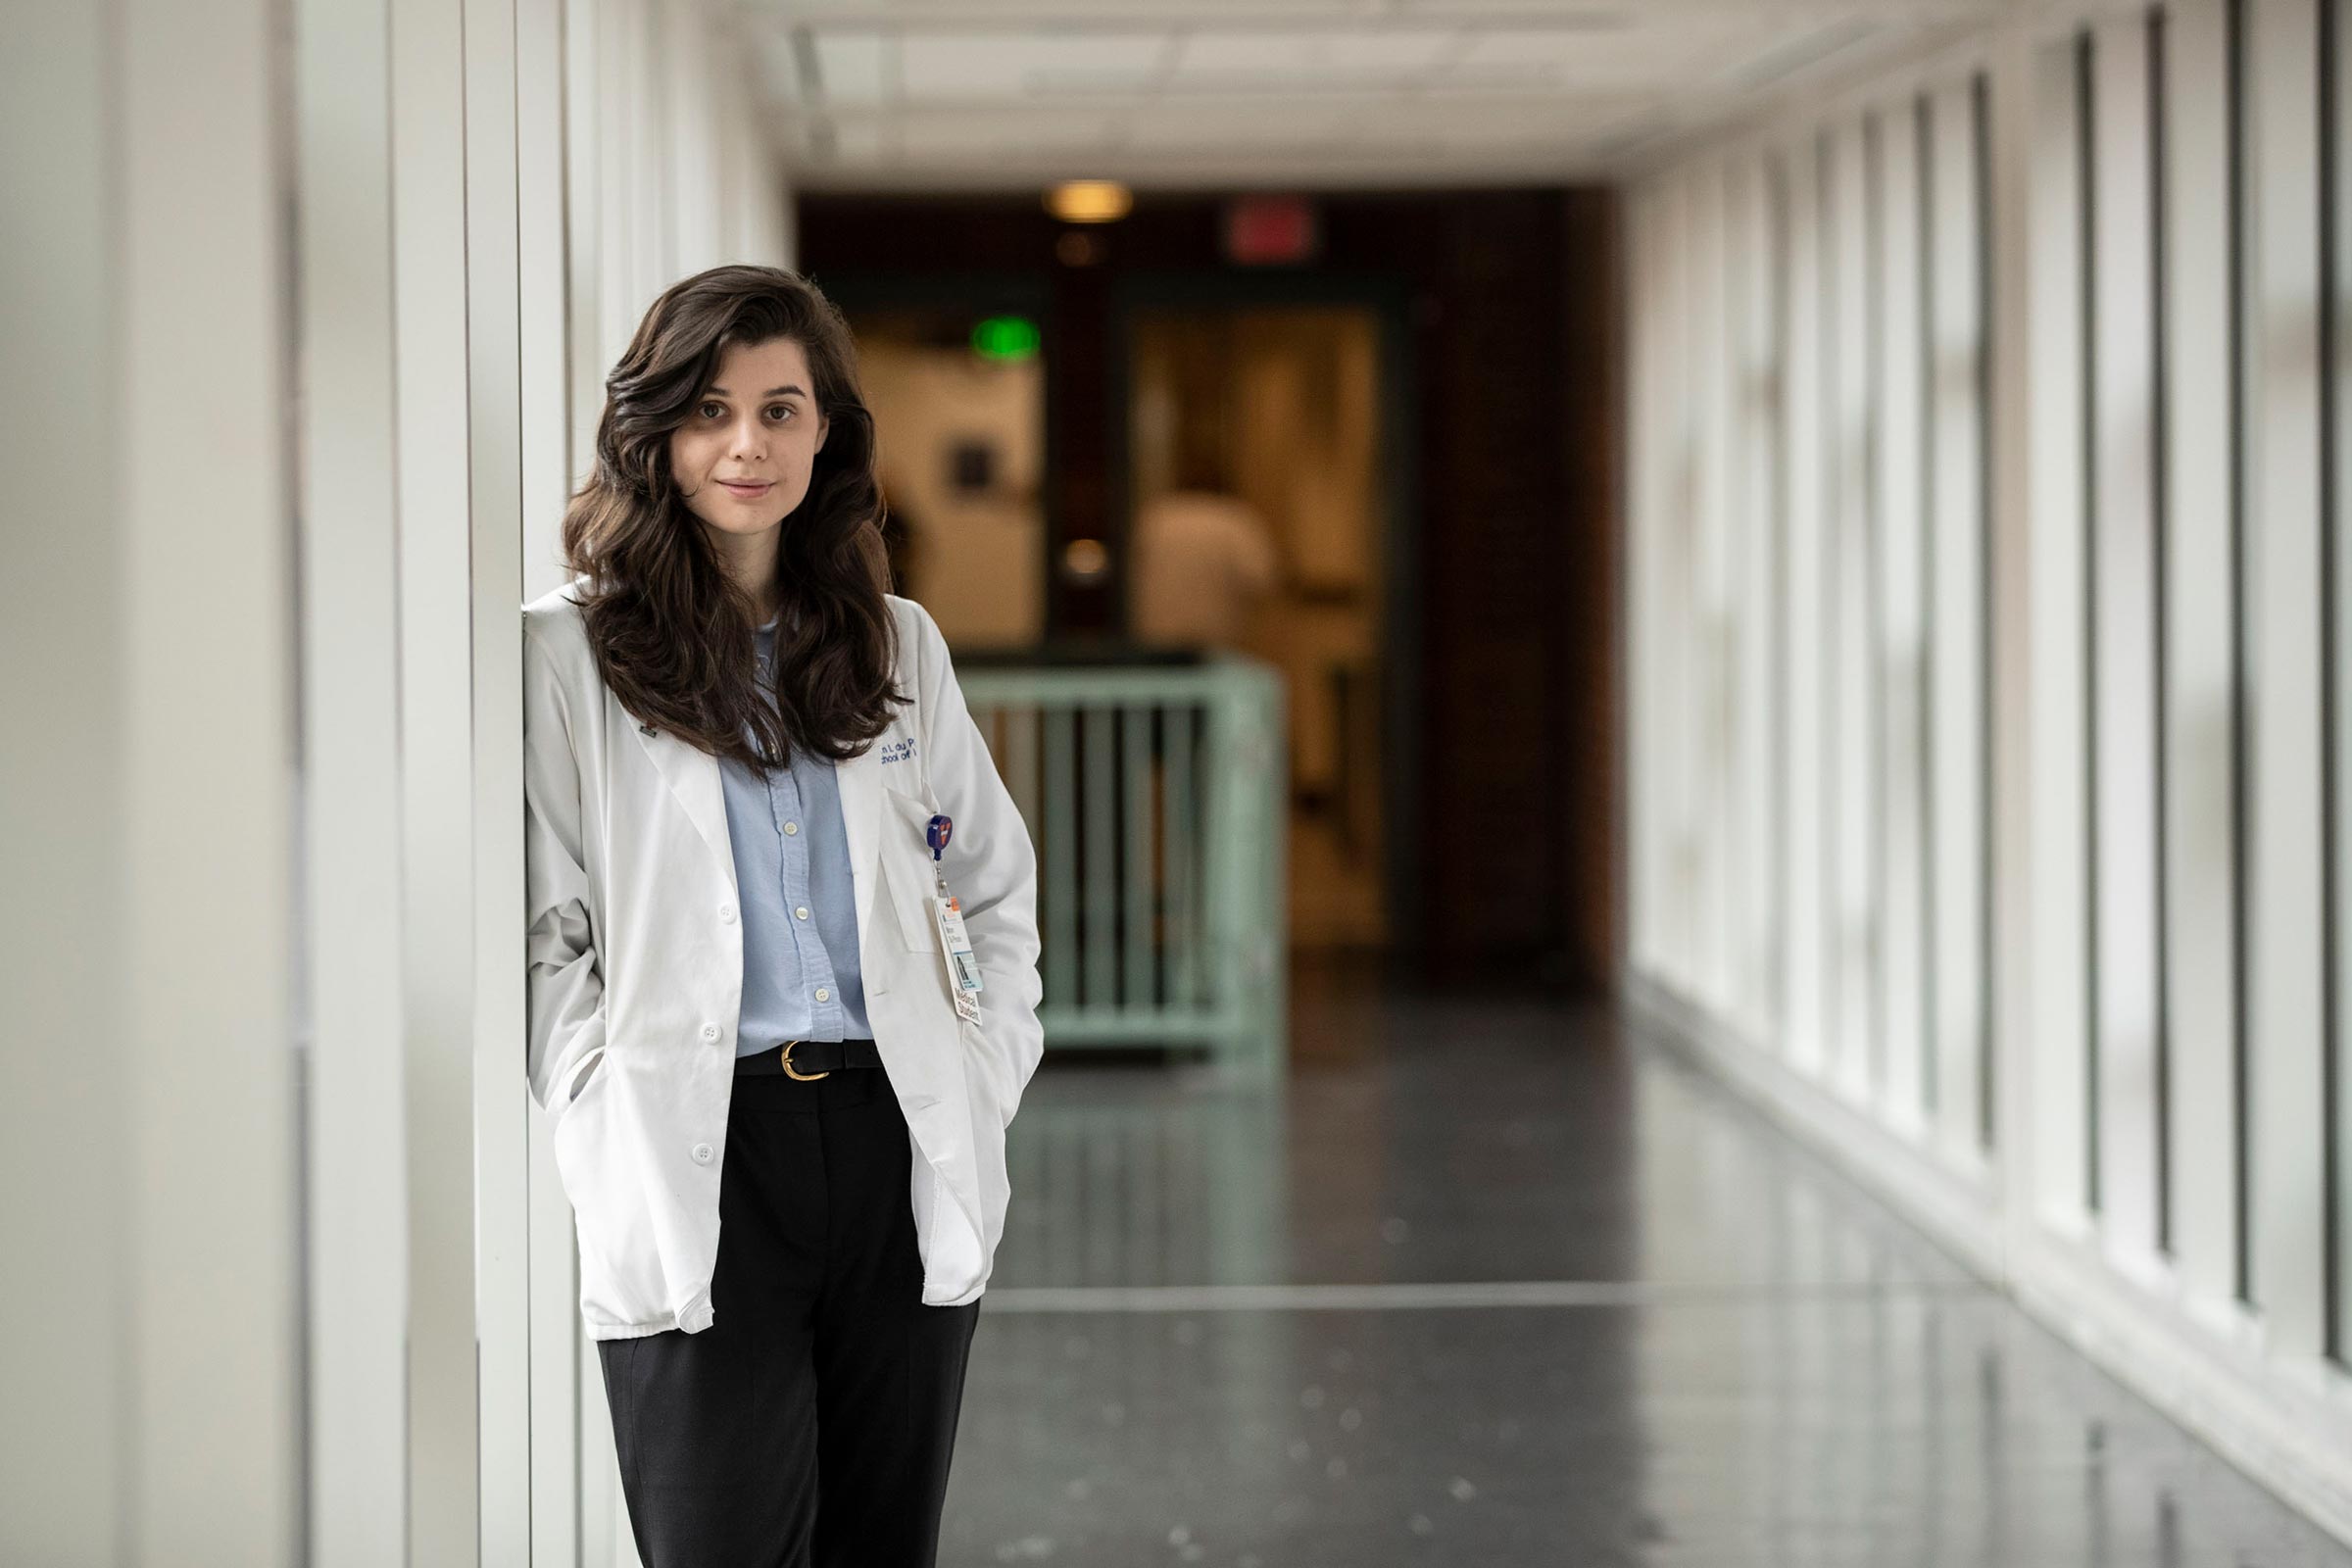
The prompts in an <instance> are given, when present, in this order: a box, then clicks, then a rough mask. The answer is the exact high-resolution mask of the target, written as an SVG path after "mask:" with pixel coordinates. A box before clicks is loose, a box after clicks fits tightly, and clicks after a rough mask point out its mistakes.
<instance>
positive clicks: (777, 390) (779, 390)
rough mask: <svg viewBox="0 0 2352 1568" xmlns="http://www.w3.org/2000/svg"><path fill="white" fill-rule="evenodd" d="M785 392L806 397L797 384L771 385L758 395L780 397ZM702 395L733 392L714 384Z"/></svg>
mask: <svg viewBox="0 0 2352 1568" xmlns="http://www.w3.org/2000/svg"><path fill="white" fill-rule="evenodd" d="M787 392H793V393H799V395H800V396H802V397H807V396H808V395H809V394H808V393H806V392H802V391H801V389H800V388H799V387H797V386H771V387H769V388H768V389H767V390H766V391H764V392H762V393H760V396H761V397H763V398H780V397H782V396H784V394H785V393H787ZM704 395H705V396H706V397H708V396H712V395H715V396H718V397H722V398H731V397H733V396H734V395H735V394H734V393H732V392H730V391H728V390H727V389H726V388H725V387H723V386H714V387H711V388H709V389H708V390H707V391H706V392H705V394H704Z"/></svg>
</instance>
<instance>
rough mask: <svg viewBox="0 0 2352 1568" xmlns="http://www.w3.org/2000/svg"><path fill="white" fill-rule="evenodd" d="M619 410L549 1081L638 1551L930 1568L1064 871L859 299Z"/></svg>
mask: <svg viewBox="0 0 2352 1568" xmlns="http://www.w3.org/2000/svg"><path fill="white" fill-rule="evenodd" d="M606 389H607V393H608V398H607V402H606V406H605V410H604V414H603V417H602V419H601V420H600V423H599V426H598V430H597V441H596V461H595V465H594V467H593V470H592V472H591V474H590V476H589V478H588V480H587V482H586V483H585V484H584V485H582V487H581V488H580V489H579V491H578V492H577V493H576V494H575V495H574V496H573V498H572V501H571V505H570V508H569V510H568V512H567V514H566V515H565V517H564V530H563V540H564V557H565V563H566V565H567V566H568V567H569V568H570V570H571V571H572V572H573V573H574V574H575V580H574V581H572V582H569V583H566V584H565V585H564V587H562V588H559V589H557V590H555V591H554V592H552V593H549V594H547V595H545V596H543V597H541V598H540V599H538V600H536V601H534V602H532V603H531V604H530V605H528V606H526V607H525V608H524V612H523V621H524V632H525V639H524V660H523V666H524V679H525V704H524V715H525V722H524V730H525V735H524V752H525V800H524V806H525V817H526V824H525V850H526V867H525V870H526V884H527V888H528V893H529V911H528V913H529V923H528V935H527V947H528V963H529V971H528V972H529V980H528V989H529V1005H530V1031H529V1034H530V1039H529V1050H528V1058H529V1059H528V1075H529V1080H530V1086H531V1092H532V1096H533V1098H534V1099H535V1100H536V1101H537V1102H538V1103H539V1104H540V1105H541V1106H543V1107H544V1108H545V1109H546V1111H547V1113H548V1114H549V1116H550V1117H551V1118H552V1120H553V1136H554V1141H555V1150H556V1157H557V1163H558V1166H559V1168H560V1169H561V1171H562V1174H563V1180H564V1192H565V1194H566V1196H567V1197H568V1199H569V1200H570V1201H571V1204H572V1208H573V1212H574V1217H575V1222H576V1227H577V1231H578V1237H579V1250H580V1311H581V1314H582V1317H583V1320H584V1322H585V1324H586V1326H587V1329H588V1332H589V1334H590V1336H591V1337H592V1338H593V1339H594V1340H595V1341H596V1342H597V1348H598V1352H599V1355H600V1358H601V1361H602V1366H603V1372H604V1380H605V1389H606V1394H607V1399H608V1404H609V1407H610V1410H611V1414H612V1419H613V1437H614V1442H615V1446H616V1447H617V1450H618V1457H619V1463H620V1474H621V1481H622V1488H623V1493H624V1495H625V1498H626V1501H627V1505H628V1512H629V1519H630V1525H631V1529H632V1533H633V1534H634V1536H635V1538H636V1543H637V1549H638V1552H639V1555H640V1556H641V1557H642V1558H643V1560H644V1562H645V1563H646V1565H647V1568H708V1565H711V1564H716V1563H752V1562H759V1563H765V1564H778V1565H784V1568H807V1565H809V1564H812V1563H813V1564H820V1565H826V1568H852V1565H855V1568H929V1565H930V1564H932V1563H933V1562H934V1560H935V1557H936V1552H937V1543H938V1538H939V1528H940V1513H941V1508H942V1504H943V1501H944V1498H945V1495H946V1490H947V1480H948V1468H949V1459H950V1453H951V1449H952V1447H953V1446H954V1440H955V1433H956V1417H957V1413H958V1409H959V1407H960V1403H961V1399H962V1391H963V1382H964V1372H965V1367H966V1364H967V1360H968V1356H969V1351H970V1345H971V1341H972V1337H973V1333H974V1327H975V1321H976V1317H977V1314H978V1311H979V1299H980V1296H981V1293H982V1291H983V1289H984V1288H985V1286H986V1284H987V1280H988V1276H989V1272H990V1268H991V1264H992V1262H993V1259H994V1255H995V1251H996V1247H997V1243H998V1241H999V1239H1000V1238H1001V1237H1002V1235H1003V1234H1004V1223H1005V1205H1006V1200H1007V1197H1008V1190H1007V1183H1006V1179H1005V1152H1004V1151H1005V1126H1006V1124H1007V1123H1009V1122H1010V1121H1011V1119H1012V1116H1013V1112H1014V1110H1015V1108H1016V1106H1017V1104H1018V1102H1019V1099H1020V1096H1021V1092H1022V1090H1023V1088H1024V1087H1025V1086H1026V1084H1027V1081H1028V1078H1029V1075H1030V1074H1031V1072H1032V1071H1033V1070H1034V1069H1035V1067H1036V1065H1037V1061H1038V1058H1039V1055H1040V1054H1041V1052H1042V1049H1043V1035H1042V1032H1041V1030H1040V1028H1039V1025H1038V1020H1037V1004H1038V1001H1039V999H1040V996H1041V994H1042V986H1041V983H1040V981H1039V977H1038V972H1037V956H1038V936H1037V925H1036V912H1035V911H1036V857H1035V854H1034V851H1033V848H1032V846H1031V843H1030V840H1029V838H1028V834H1027V830H1026V829H1025V827H1024V826H1023V824H1022V821H1021V818H1020V815H1019V813H1018V811H1017V810H1016V809H1014V807H1013V804H1012V801H1011V799H1010V798H1009V796H1008V795H1007V794H1006V792H1005V787H1004V785H1003V784H1002V782H1001V781H1000V779H999V777H998V774H997V771H996V767H995V765H994V763H993V761H992V760H990V757H989V754H988V752H987V750H986V748H985V746H984V744H983V743H982V740H981V737H980V735H979V732H978V730H977V728H976V727H975V726H974V725H973V723H972V720H971V718H970V716H969V714H968V713H967V711H966V710H965V707H964V704H963V699H962V696H961V693H960V690H959V688H958V686H957V683H956V675H955V671H954V669H953V667H952V665H951V663H950V661H949V657H948V650H947V645H946V643H945V641H944V639H943V638H942V637H941V635H940V632H939V628H938V626H937V625H936V624H935V623H934V622H933V620H932V619H931V617H930V615H929V614H928V613H926V612H925V611H924V610H923V609H922V608H921V607H920V606H918V605H916V604H914V603H913V602H912V601H910V600H907V599H903V598H900V597H898V596H896V595H894V594H891V593H889V592H888V591H887V587H888V576H887V570H888V568H887V564H886V559H885V546H884V541H883V537H882V532H881V528H880V521H879V519H880V516H881V497H880V492H879V489H878V486H877V483H876V480H875V475H874V469H873V455H874V447H875V441H874V429H873V421H872V417H871V416H870V414H869V412H868V410H867V408H866V405H865V402H864V398H863V395H862V393H861V391H860V388H859V385H858V374H857V364H856V349H855V346H854V344H853V342H852V340H851V336H850V332H849V328H848V326H847V325H846V323H845V322H844V321H843V320H842V319H841V316H840V314H839V312H838V311H837V310H836V309H835V308H834V306H833V305H832V304H831V302H830V301H828V300H826V299H825V298H824V297H823V296H822V295H821V294H820V293H818V291H817V290H816V289H815V288H814V287H813V286H811V285H810V284H809V282H808V281H807V280H806V279H804V278H802V277H801V276H799V275H798V274H796V273H793V272H790V271H786V270H779V269H773V268H761V267H722V268H716V269H713V270H710V271H707V272H702V273H699V274H697V275H695V276H693V277H689V278H687V279H685V280H684V281H682V282H680V283H677V284H675V285H673V286H672V287H671V288H669V289H668V290H667V291H665V292H664V293H663V294H662V297H661V298H660V299H658V300H656V301H655V303H654V305H653V307H652V309H651V310H649V311H648V312H647V314H646V316H645V319H644V320H643V321H642V322H641V323H640V325H639V327H638V329H637V332H636V335H635V337H634V338H633V340H632V341H631V342H630V344H629V347H628V350H627V352H626V353H625V354H624V356H623V357H622V359H621V361H620V363H619V365H617V366H616V367H615V368H613V372H612V374H611V376H610V377H608V378H607V381H606ZM820 1476H821V1478H822V1486H821V1491H820V1487H819V1478H820Z"/></svg>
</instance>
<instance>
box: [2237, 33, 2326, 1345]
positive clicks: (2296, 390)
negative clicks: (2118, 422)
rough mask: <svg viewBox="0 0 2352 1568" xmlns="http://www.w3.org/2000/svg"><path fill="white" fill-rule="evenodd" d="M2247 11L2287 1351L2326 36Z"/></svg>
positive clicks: (2299, 1339)
mask: <svg viewBox="0 0 2352 1568" xmlns="http://www.w3.org/2000/svg"><path fill="white" fill-rule="evenodd" d="M2314 6H2315V0H2254V3H2253V4H2252V5H2251V6H2250V7H2249V8H2248V23H2249V26H2250V28H2251V31H2250V35H2249V36H2248V38H2247V40H2246V79H2247V82H2248V86H2249V91H2248V94H2247V102H2246V104H2245V106H2244V111H2245V125H2244V132H2245V148H2246V160H2247V161H2246V171H2247V178H2248V182H2249V186H2250V188H2249V190H2248V191H2247V196H2248V198H2249V200H2250V202H2251V207H2250V210H2249V211H2248V213H2247V218H2248V222H2247V231H2246V235H2245V246H2246V291H2247V299H2246V319H2245V320H2244V322H2243V323H2242V333H2243V343H2242V349H2243V353H2244V355H2245V361H2244V364H2245V377H2246V396H2247V408H2246V417H2247V428H2246V436H2247V443H2246V447H2245V450H2244V453H2243V460H2244V468H2243V484H2244V495H2245V505H2246V511H2245V539H2244V543H2245V548H2246V564H2247V577H2246V606H2247V615H2248V617H2249V628H2248V629H2249V631H2250V632H2251V637H2250V639H2249V645H2248V649H2247V654H2248V668H2247V671H2246V693H2247V700H2248V702H2249V704H2250V705H2251V707H2250V709H2249V711H2248V714H2247V732H2248V741H2249V746H2248V755H2247V758H2246V765H2247V789H2248V791H2249V796H2248V800H2247V808H2248V819H2249V822H2250V825H2251V829H2252V842H2251V843H2250V844H2249V845H2248V854H2249V857H2250V862H2249V866H2248V870H2249V872H2250V877H2249V883H2248V903H2249V905H2250V907H2249V908H2248V910H2247V928H2248V944H2249V953H2250V956H2251V962H2252V972H2251V975H2250V984H2249V987H2248V998H2247V1012H2248V1029H2249V1032H2250V1040H2251V1046H2252V1050H2253V1059H2252V1064H2251V1065H2252V1078H2253V1084H2252V1105H2251V1107H2250V1109H2251V1112H2252V1115H2251V1118H2250V1122H2251V1126H2250V1131H2251V1137H2252V1145H2253V1147H2252V1154H2253V1192H2252V1199H2253V1201H2252V1206H2251V1209H2250V1212H2249V1214H2248V1223H2249V1224H2250V1226H2251V1229H2252V1243H2253V1265H2254V1269H2253V1273H2254V1279H2253V1287H2254V1290H2253V1295H2254V1300H2255V1302H2256V1304H2257V1305H2258V1306H2260V1307H2261V1309H2262V1314H2263V1318H2264V1324H2265V1334H2266V1342H2267V1345H2268V1347H2269V1348H2270V1349H2271V1350H2273V1351H2274V1352H2286V1353H2289V1354H2314V1353H2317V1352H2318V1351H2319V1349H2320V1348H2321V1347H2322V1345H2323V1343H2324V1335H2325V1327H2326V1325H2325V1315H2326V1314H2325V1303H2324V1297H2323V1292H2324V1275H2325V1268H2324V1261H2325V1258H2324V1251H2323V1249H2324V1245H2325V1226H2324V1224H2323V1207H2322V1193H2323V1191H2324V1188H2325V1182H2324V1180H2323V1170H2324V1166H2323V1163H2322V1160H2323V1153H2322V1147H2321V1143H2322V1133H2323V1129H2324V1127H2325V1125H2326V1115H2325V1099H2324V1096H2323V1095H2322V1092H2321V1091H2322V1088H2323V1080H2322V1076H2321V1067H2322V1055H2321V1054H2322V1050H2323V1047H2324V1044H2325V1043H2324V1041H2323V1038H2322V1024H2323V1006H2324V994H2325V987H2326V955H2325V953H2324V952H2323V940H2322V939H2323V936H2324V934H2325V931H2326V929H2327V927H2326V914H2327V911H2326V909H2325V907H2324V901H2323V896H2322V893H2323V876H2324V873H2325V861H2324V858H2323V857H2322V855H2321V854H2320V848H2321V846H2322V845H2323V844H2324V843H2325V842H2326V839H2325V837H2324V826H2325V824H2324V821H2323V816H2322V812H2323V808H2324V802H2323V799H2322V780H2323V776H2324V775H2323V768H2324V758H2323V755H2322V749H2321V745H2322V734H2323V731H2322V716H2321V701H2320V697H2321V683H2320V672H2321V648H2322V642H2321V625H2320V604H2321V580H2320V515H2319V511H2320V496H2319V478H2320V420H2319V412H2320V410H2319V390H2320V384H2319V350H2320V343H2319V335H2318V324H2319V313H2318V307H2319V289H2320V277H2319V259H2320V253H2319V203H2318V200H2317V196H2318V177H2319V142H2318V134H2319V71H2318V44H2319V24H2318V16H2317V13H2316V11H2315V9H2314Z"/></svg>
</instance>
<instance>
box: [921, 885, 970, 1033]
mask: <svg viewBox="0 0 2352 1568" xmlns="http://www.w3.org/2000/svg"><path fill="white" fill-rule="evenodd" d="M931 918H932V920H933V921H934V922H935V923H936V924H937V925H938V927H939V952H940V956H941V958H942V959H943V960H944V961H945V962H946V963H947V966H948V994H949V995H950V996H952V997H954V998H955V999H956V1013H957V1015H958V1016H960V1017H962V1018H963V1019H964V1021H965V1022H967V1023H978V1022H979V1021H980V960H979V959H978V958H976V957H974V956H972V939H971V938H970V937H969V936H968V935H966V934H965V932H964V929H963V903H962V901H961V900H959V899H957V898H956V896H955V895H954V894H952V893H946V894H934V895H933V896H932V899H931Z"/></svg>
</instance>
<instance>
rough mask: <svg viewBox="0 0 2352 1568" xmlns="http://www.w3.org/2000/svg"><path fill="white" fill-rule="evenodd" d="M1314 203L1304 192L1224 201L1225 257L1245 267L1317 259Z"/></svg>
mask: <svg viewBox="0 0 2352 1568" xmlns="http://www.w3.org/2000/svg"><path fill="white" fill-rule="evenodd" d="M1319 243H1320V236H1318V235H1317V233H1316V232H1315V208H1314V204H1313V203H1312V202H1310V201H1308V200H1307V199H1306V198H1305V197H1303V196H1275V195H1257V196H1236V197H1234V198H1233V199H1232V200H1231V201H1229V202H1227V203H1226V204H1225V259H1226V260H1227V261H1229V262H1234V263H1237V264H1239V265H1240V266H1243V267H1278V266H1296V265H1298V264H1299V263H1302V262H1311V261H1313V260H1314V259H1315V251H1316V248H1317V246H1318V244H1319Z"/></svg>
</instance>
